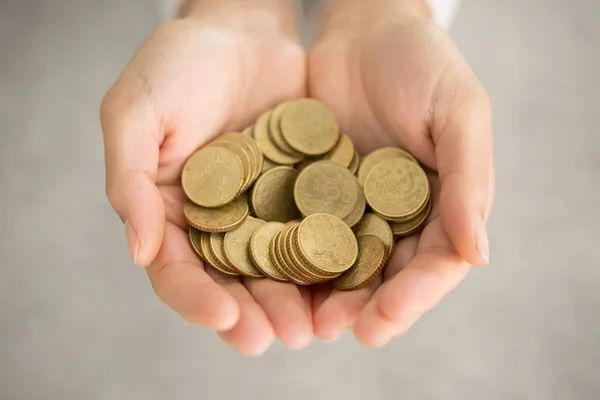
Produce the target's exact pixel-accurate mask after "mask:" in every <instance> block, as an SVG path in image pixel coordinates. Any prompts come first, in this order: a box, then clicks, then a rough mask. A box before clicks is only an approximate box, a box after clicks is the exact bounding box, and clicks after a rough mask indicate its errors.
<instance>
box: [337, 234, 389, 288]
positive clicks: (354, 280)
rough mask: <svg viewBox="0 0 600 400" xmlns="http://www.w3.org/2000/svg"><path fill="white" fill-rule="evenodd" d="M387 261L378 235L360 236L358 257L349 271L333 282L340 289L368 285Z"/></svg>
mask: <svg viewBox="0 0 600 400" xmlns="http://www.w3.org/2000/svg"><path fill="white" fill-rule="evenodd" d="M385 261H386V254H385V246H384V245H383V242H382V241H381V240H380V239H379V238H378V237H376V236H371V235H364V236H361V237H359V238H358V258H357V259H356V262H355V263H354V265H353V266H352V268H350V269H349V270H348V271H346V272H344V273H343V274H342V275H340V277H339V278H337V279H335V280H334V281H333V282H332V284H333V287H334V288H336V289H338V290H357V289H360V288H363V287H365V286H367V285H368V284H369V283H370V282H371V280H373V279H374V278H375V277H377V275H379V273H380V272H381V270H382V269H383V266H384V264H385Z"/></svg>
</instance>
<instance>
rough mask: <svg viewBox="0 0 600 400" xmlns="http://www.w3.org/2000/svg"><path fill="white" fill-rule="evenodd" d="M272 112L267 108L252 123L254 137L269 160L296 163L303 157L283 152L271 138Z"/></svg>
mask: <svg viewBox="0 0 600 400" xmlns="http://www.w3.org/2000/svg"><path fill="white" fill-rule="evenodd" d="M272 114H273V110H269V111H267V112H265V113H263V114H262V115H261V116H260V117H259V118H258V121H256V124H255V125H254V139H255V140H256V143H257V144H258V147H259V148H260V150H261V151H262V153H263V154H264V156H265V157H266V158H268V159H269V160H271V161H273V162H275V163H277V164H281V165H293V164H296V163H297V162H299V161H301V160H302V159H303V158H304V157H303V156H294V155H290V154H287V153H284V152H283V151H281V150H280V149H279V148H278V147H277V146H276V145H275V143H273V139H271V135H270V133H269V121H270V120H271V115H272Z"/></svg>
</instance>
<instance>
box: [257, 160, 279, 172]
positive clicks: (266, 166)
mask: <svg viewBox="0 0 600 400" xmlns="http://www.w3.org/2000/svg"><path fill="white" fill-rule="evenodd" d="M278 166H279V164H276V163H274V162H273V161H271V160H269V159H268V158H265V159H264V160H263V165H262V169H261V172H262V173H265V172H267V171H268V170H270V169H273V168H275V167H278Z"/></svg>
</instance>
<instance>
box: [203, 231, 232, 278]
mask: <svg viewBox="0 0 600 400" xmlns="http://www.w3.org/2000/svg"><path fill="white" fill-rule="evenodd" d="M224 240H225V234H224V233H211V234H210V235H209V237H208V249H209V251H210V253H211V256H212V258H213V259H214V260H215V261H216V263H217V264H218V265H219V266H220V267H221V268H222V269H223V270H225V271H229V272H230V273H231V275H239V274H238V273H237V271H236V270H235V268H233V267H232V266H231V265H229V262H228V261H227V258H226V257H225V249H224V247H223V242H224Z"/></svg>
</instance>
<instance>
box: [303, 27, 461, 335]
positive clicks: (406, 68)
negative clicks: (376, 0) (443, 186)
mask: <svg viewBox="0 0 600 400" xmlns="http://www.w3.org/2000/svg"><path fill="white" fill-rule="evenodd" d="M448 42H450V39H449V38H447V37H446V36H445V34H443V33H442V32H441V31H439V30H438V29H437V28H435V27H432V26H430V25H424V24H423V23H415V22H413V21H410V20H407V21H401V20H400V21H396V22H394V23H393V24H392V25H387V26H380V27H378V28H376V29H373V30H371V31H370V32H366V33H364V34H363V35H360V39H351V38H350V37H345V36H344V35H342V34H340V35H336V36H332V37H329V38H327V39H325V40H323V41H322V42H320V43H319V44H318V45H317V46H316V47H315V48H314V50H313V51H312V53H311V55H310V64H309V68H310V77H311V79H310V82H311V87H310V91H311V93H310V95H311V96H313V97H317V98H319V99H321V100H323V101H324V102H325V103H327V104H329V105H330V106H331V107H332V108H333V109H334V110H335V112H336V114H337V115H338V117H339V118H340V126H341V129H342V130H343V131H344V133H346V134H347V135H349V136H350V137H352V139H353V141H354V143H355V144H356V146H357V148H358V150H359V152H361V153H362V154H365V153H367V152H370V151H372V150H374V149H375V148H378V147H381V146H390V145H393V146H401V147H405V148H407V149H409V150H410V151H411V152H412V153H413V154H414V155H415V156H417V158H419V160H420V161H421V162H422V163H423V164H425V165H426V166H428V167H430V168H431V169H432V171H434V170H435V168H436V149H435V146H434V143H433V141H432V136H431V135H432V134H435V132H433V126H432V109H433V107H434V104H433V103H432V100H433V99H434V96H435V95H436V93H435V91H436V90H437V89H439V87H437V84H438V82H439V80H440V79H441V78H442V74H444V73H445V72H446V71H445V67H446V66H447V65H448V64H449V61H450V57H452V54H450V53H449V52H447V51H445V50H444V49H445V47H448V46H447V44H448ZM450 43H451V42H450ZM429 177H430V184H431V188H432V198H433V204H434V206H433V211H432V213H431V216H430V218H429V221H428V224H427V226H426V227H425V229H424V230H423V231H422V233H421V234H417V235H413V236H411V237H409V238H406V239H403V240H402V241H400V242H399V243H398V244H397V246H396V250H395V252H394V254H393V256H392V258H391V260H390V261H389V263H388V265H387V267H386V269H385V270H384V273H383V274H382V276H381V279H380V280H379V281H376V282H373V284H372V285H370V287H368V288H363V289H361V290H359V291H356V292H351V293H345V292H337V291H333V292H331V293H328V292H317V293H315V302H314V303H315V309H314V313H315V316H314V320H315V332H316V333H317V335H319V336H321V337H322V338H324V339H334V338H336V337H337V336H339V334H341V333H342V331H343V330H345V329H348V328H351V327H352V326H353V325H354V329H355V333H356V334H357V336H358V338H359V339H360V340H361V341H363V342H365V343H367V344H371V345H379V344H383V343H384V342H385V341H387V340H389V336H390V335H389V334H382V333H381V332H383V331H386V330H387V331H388V332H393V333H392V334H399V333H401V332H402V331H403V330H404V329H406V328H407V327H408V326H410V325H411V324H412V323H413V322H414V320H415V319H416V318H417V317H418V315H420V313H421V312H423V311H425V310H424V309H425V308H429V307H430V306H431V305H433V303H435V302H436V301H437V300H438V299H439V298H440V297H441V296H442V295H443V294H444V293H445V291H447V290H449V287H445V286H444V282H439V280H440V279H441V278H442V277H443V276H444V275H441V274H438V276H437V279H438V281H437V282H436V281H435V279H436V273H438V272H439V271H440V270H442V269H444V268H450V269H452V268H453V269H455V270H456V274H454V275H453V277H452V282H445V284H447V285H449V286H453V285H455V284H456V283H458V281H459V280H460V279H462V277H464V275H465V274H466V272H467V270H468V266H467V265H466V264H465V263H464V262H457V260H456V258H457V257H455V255H454V254H455V252H454V249H453V247H452V246H451V244H450V242H449V239H448V237H447V235H446V232H445V231H444V229H443V228H442V225H441V223H440V220H439V217H438V216H439V212H438V208H439V207H438V204H439V196H440V181H439V177H438V175H437V173H435V172H431V173H430V174H429ZM390 285H391V286H392V288H393V290H390V289H387V290H386V287H389V286H390ZM417 288H418V290H415V289H417ZM371 299H373V301H371ZM355 321H356V324H355ZM386 339H387V340H386Z"/></svg>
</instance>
